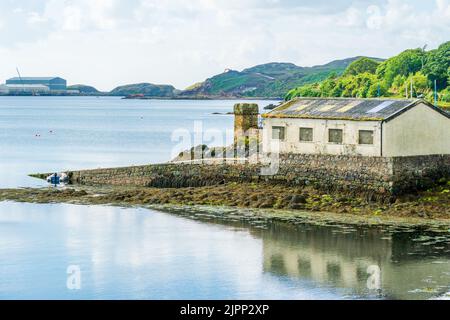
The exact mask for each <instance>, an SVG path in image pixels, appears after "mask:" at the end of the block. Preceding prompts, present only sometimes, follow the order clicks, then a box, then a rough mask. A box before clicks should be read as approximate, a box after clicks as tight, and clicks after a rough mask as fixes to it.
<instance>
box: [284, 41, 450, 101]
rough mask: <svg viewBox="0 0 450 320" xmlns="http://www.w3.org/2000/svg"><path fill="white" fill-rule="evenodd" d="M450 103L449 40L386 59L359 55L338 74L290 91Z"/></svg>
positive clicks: (307, 94)
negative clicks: (433, 47) (436, 97)
mask: <svg viewBox="0 0 450 320" xmlns="http://www.w3.org/2000/svg"><path fill="white" fill-rule="evenodd" d="M435 85H436V89H437V92H438V94H437V96H438V100H439V102H440V103H443V104H446V103H450V41H448V42H446V43H443V44H442V45H440V46H439V47H438V48H437V49H435V50H430V51H425V50H424V49H409V50H406V51H403V52H402V53H400V54H399V55H397V56H394V57H392V58H389V59H387V60H385V61H375V60H373V59H369V58H364V57H363V58H360V59H358V60H356V61H354V62H353V63H351V64H350V65H349V66H348V67H347V69H346V70H345V72H344V73H343V74H342V75H341V76H338V75H337V74H335V73H333V74H330V76H329V77H328V78H327V79H326V80H324V81H322V82H317V83H314V84H309V85H304V86H301V87H298V88H295V89H293V90H291V91H289V92H288V94H287V96H286V100H291V99H293V98H295V97H353V98H375V97H398V98H400V97H411V96H412V97H414V98H424V99H426V100H428V101H430V102H433V101H434V99H435V95H434V87H435Z"/></svg>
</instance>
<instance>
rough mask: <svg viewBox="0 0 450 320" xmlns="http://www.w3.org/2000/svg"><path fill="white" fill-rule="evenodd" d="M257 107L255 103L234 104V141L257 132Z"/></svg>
mask: <svg viewBox="0 0 450 320" xmlns="http://www.w3.org/2000/svg"><path fill="white" fill-rule="evenodd" d="M258 116H259V107H258V105H257V104H255V103H238V104H235V105H234V142H235V143H236V142H237V141H238V140H239V138H245V137H249V136H251V135H255V134H257V132H258V129H259V128H258Z"/></svg>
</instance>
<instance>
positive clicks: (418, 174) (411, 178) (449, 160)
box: [390, 155, 450, 193]
mask: <svg viewBox="0 0 450 320" xmlns="http://www.w3.org/2000/svg"><path fill="white" fill-rule="evenodd" d="M390 159H392V163H393V172H392V176H393V178H392V180H393V190H392V191H393V193H404V192H408V191H411V190H417V189H418V190H424V189H428V188H430V187H431V186H432V185H433V184H435V183H436V181H438V180H439V179H441V178H443V177H445V178H449V177H450V155H430V156H410V157H394V158H390Z"/></svg>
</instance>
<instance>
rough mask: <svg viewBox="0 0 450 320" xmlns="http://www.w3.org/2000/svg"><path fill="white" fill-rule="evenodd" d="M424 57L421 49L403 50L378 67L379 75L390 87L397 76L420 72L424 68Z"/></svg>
mask: <svg viewBox="0 0 450 320" xmlns="http://www.w3.org/2000/svg"><path fill="white" fill-rule="evenodd" d="M422 58H423V52H422V50H421V49H410V50H406V51H403V52H402V53H400V54H399V55H397V56H395V57H392V58H390V59H388V60H386V61H384V62H383V63H381V64H380V66H379V67H378V69H377V75H378V77H379V78H381V79H384V80H385V82H386V85H387V86H388V87H390V86H391V85H392V83H393V82H394V79H395V77H396V76H398V75H401V76H408V75H410V74H414V73H416V72H419V71H420V69H422Z"/></svg>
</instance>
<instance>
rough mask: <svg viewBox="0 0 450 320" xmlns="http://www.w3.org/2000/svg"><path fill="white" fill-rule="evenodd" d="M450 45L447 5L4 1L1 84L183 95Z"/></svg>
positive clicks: (425, 1)
mask: <svg viewBox="0 0 450 320" xmlns="http://www.w3.org/2000/svg"><path fill="white" fill-rule="evenodd" d="M449 40H450V0H409V1H408V0H370V1H369V0H360V1H356V0H335V1H328V0H20V1H17V0H1V1H0V83H2V82H4V80H6V79H7V78H9V77H13V76H16V67H18V68H19V69H20V72H21V74H22V76H61V77H63V78H66V79H67V80H68V82H69V84H76V83H77V84H78V83H82V84H88V85H93V86H95V87H97V88H98V89H100V90H105V91H109V90H111V89H113V88H114V87H116V86H118V85H123V84H129V83H140V82H151V83H157V84H172V85H174V86H175V87H176V88H178V89H184V88H186V87H187V86H189V85H192V84H193V83H196V82H200V81H203V80H205V79H206V78H208V77H211V76H213V75H215V74H218V73H221V72H223V71H224V70H225V69H234V70H242V69H244V68H247V67H251V66H254V65H257V64H261V63H268V62H292V63H295V64H297V65H299V66H312V65H318V64H324V63H327V62H330V61H332V60H336V59H343V58H348V57H354V56H359V55H365V56H373V57H380V58H385V57H390V56H393V55H395V54H398V53H399V52H401V51H403V50H405V49H408V48H417V47H422V46H423V45H425V44H427V45H428V47H429V48H431V49H433V48H436V47H437V46H438V45H439V44H440V43H442V42H445V41H449Z"/></svg>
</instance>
